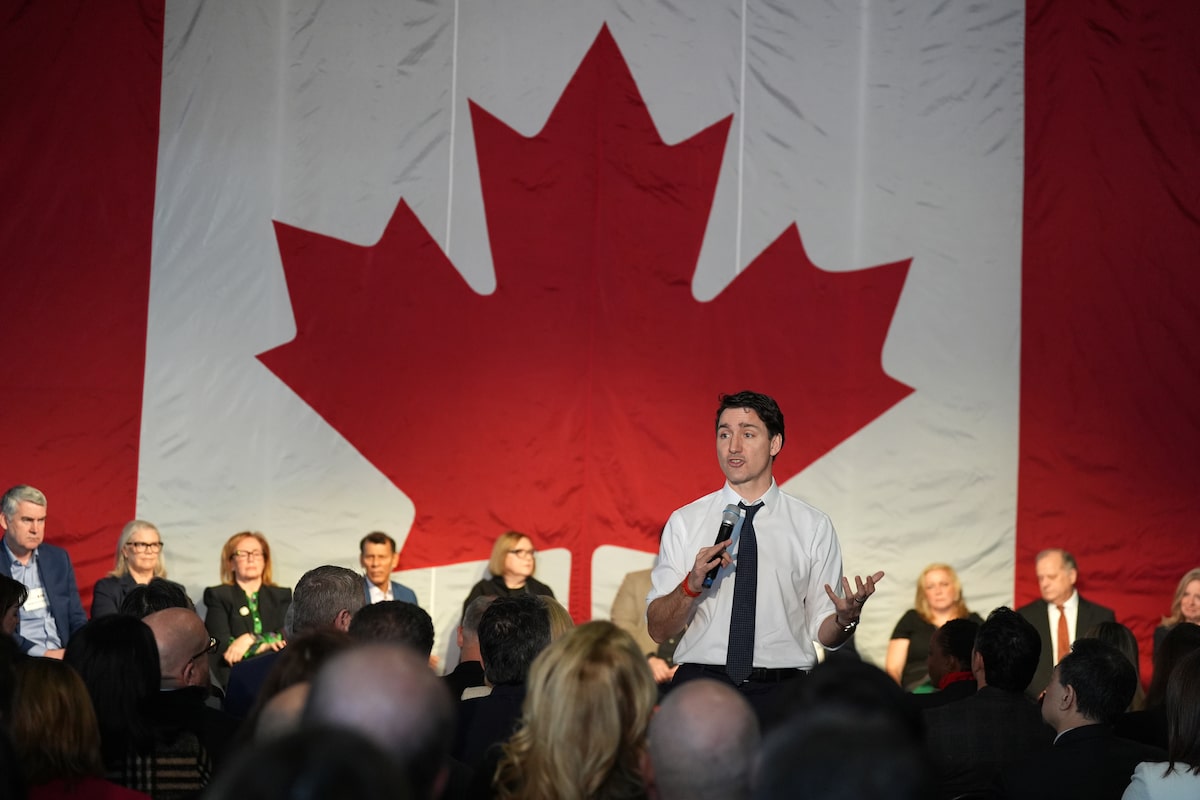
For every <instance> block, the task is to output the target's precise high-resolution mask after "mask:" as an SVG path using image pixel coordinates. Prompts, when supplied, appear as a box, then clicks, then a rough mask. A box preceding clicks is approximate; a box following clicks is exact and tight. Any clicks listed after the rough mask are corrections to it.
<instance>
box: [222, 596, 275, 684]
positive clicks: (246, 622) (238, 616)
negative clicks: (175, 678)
mask: <svg viewBox="0 0 1200 800" xmlns="http://www.w3.org/2000/svg"><path fill="white" fill-rule="evenodd" d="M291 604H292V590H291V589H288V588H286V587H283V586H266V585H264V586H262V587H261V588H260V589H259V590H258V615H259V616H260V617H261V618H262V628H263V629H262V632H263V633H271V632H275V633H282V632H283V623H284V620H285V619H286V618H287V611H288V607H289V606H291ZM246 605H247V599H246V593H245V592H244V591H242V587H240V586H238V585H237V584H233V585H229V584H222V585H220V586H210V587H208V588H207V589H205V590H204V608H205V612H204V627H206V628H208V633H209V635H210V636H212V637H213V638H214V639H216V640H217V650H216V652H215V653H213V654H212V660H211V662H210V663H211V665H212V672H213V674H214V677H215V678H216V679H217V680H218V682H219V683H220V684H221V685H222V686H224V685H225V682H226V681H227V680H228V678H229V665H228V664H226V663H225V659H224V657H223V656H224V655H225V650H226V648H228V647H229V643H230V642H231V641H233V640H234V639H236V638H237V637H239V636H241V635H242V634H243V633H254V620H253V618H252V617H251V616H250V614H249V613H248V612H247V613H246V614H242V613H241V609H242V608H245V607H246Z"/></svg>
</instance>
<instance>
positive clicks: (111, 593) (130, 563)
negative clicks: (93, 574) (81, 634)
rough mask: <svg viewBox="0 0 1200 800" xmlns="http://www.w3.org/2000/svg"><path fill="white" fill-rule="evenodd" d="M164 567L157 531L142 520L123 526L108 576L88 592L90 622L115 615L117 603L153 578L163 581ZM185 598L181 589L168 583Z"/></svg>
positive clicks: (117, 608)
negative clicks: (177, 589)
mask: <svg viewBox="0 0 1200 800" xmlns="http://www.w3.org/2000/svg"><path fill="white" fill-rule="evenodd" d="M166 577H167V565H166V562H165V561H164V560H163V540H162V535H161V534H160V533H159V532H158V528H156V527H155V526H154V524H153V523H150V522H146V521H145V520H144V519H135V520H131V521H129V522H127V523H125V527H124V528H122V529H121V536H120V537H119V538H118V539H117V556H116V563H115V565H114V566H113V570H112V572H110V573H108V574H107V575H105V576H104V577H103V578H101V579H100V580H98V581H96V586H95V588H94V589H93V590H92V619H95V618H96V617H102V616H104V615H105V614H116V613H117V612H118V611H120V610H121V603H122V602H124V600H125V596H126V595H128V594H129V593H130V592H131V591H132V590H133V589H134V587H137V586H144V585H146V584H147V583H149V582H150V581H151V580H152V579H154V578H162V579H163V580H166ZM169 583H172V584H173V585H174V586H176V587H178V588H179V590H180V591H181V592H183V593H184V594H185V595H186V594H187V592H186V591H185V590H184V588H183V587H182V586H180V585H179V584H178V583H174V582H173V581H169Z"/></svg>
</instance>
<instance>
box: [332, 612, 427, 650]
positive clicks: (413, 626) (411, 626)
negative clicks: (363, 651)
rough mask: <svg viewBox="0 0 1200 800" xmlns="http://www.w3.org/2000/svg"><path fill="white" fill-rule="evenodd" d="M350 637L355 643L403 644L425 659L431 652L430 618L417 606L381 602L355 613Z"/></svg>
mask: <svg viewBox="0 0 1200 800" xmlns="http://www.w3.org/2000/svg"><path fill="white" fill-rule="evenodd" d="M350 636H351V637H352V638H353V639H355V640H356V641H359V642H388V643H391V644H399V645H404V646H405V647H411V648H413V649H414V650H416V651H417V652H418V653H420V654H421V655H423V656H425V658H429V654H430V653H432V652H433V619H432V618H431V617H430V616H429V614H428V612H426V611H425V609H423V608H421V607H420V606H415V605H413V604H412V603H405V602H404V601H403V600H385V601H383V602H381V603H374V604H371V605H365V606H363V607H362V608H360V609H359V610H358V611H357V612H355V614H354V618H353V619H352V620H350Z"/></svg>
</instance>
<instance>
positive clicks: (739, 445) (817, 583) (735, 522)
mask: <svg viewBox="0 0 1200 800" xmlns="http://www.w3.org/2000/svg"><path fill="white" fill-rule="evenodd" d="M716 432H717V441H716V444H717V460H718V462H719V463H720V466H721V471H722V472H723V473H724V474H725V478H726V483H725V486H724V487H722V488H721V489H720V490H719V491H717V492H714V493H712V494H710V495H707V496H705V497H702V498H700V499H699V500H696V501H695V502H693V503H690V504H689V505H686V506H684V507H683V508H681V509H678V510H677V511H675V512H674V513H673V514H672V515H671V517H670V519H669V520H668V521H667V525H666V527H665V528H664V529H663V535H662V541H661V544H660V546H659V554H658V559H657V561H656V562H655V566H654V571H653V573H652V584H653V585H652V587H651V590H650V594H649V596H648V597H647V604H648V605H647V609H646V619H647V627H648V630H649V632H650V636H651V638H653V639H654V640H655V641H657V642H661V641H663V640H664V639H666V638H667V637H669V636H672V635H674V634H675V633H677V632H678V631H680V630H682V629H683V628H685V627H686V628H687V631H686V632H685V633H684V634H683V637H682V638H681V639H680V641H679V645H678V647H677V648H676V650H675V662H676V663H677V664H679V665H680V666H679V668H678V671H677V672H676V673H675V678H674V681H673V684H674V685H678V684H680V683H683V682H685V681H688V680H693V679H696V678H701V677H708V678H714V679H717V680H721V681H725V682H727V683H729V684H731V685H733V686H735V687H736V688H737V689H738V690H739V691H741V692H742V694H743V695H744V696H746V698H747V699H748V700H749V701H750V703H751V705H753V706H754V707H755V711H756V712H757V713H758V714H759V716H760V718H764V717H766V716H768V713H769V710H770V709H771V706H772V705H773V699H772V698H773V697H774V696H775V695H776V692H777V691H779V690H780V689H781V688H782V687H783V686H785V685H786V683H787V681H789V680H791V679H794V678H797V677H799V676H801V675H803V674H806V673H807V671H808V670H810V669H811V668H812V667H813V666H814V665H816V663H817V653H816V650H815V648H814V647H813V640H814V639H815V640H817V641H819V642H820V643H821V644H822V645H823V646H824V647H826V648H828V649H831V650H836V649H838V648H839V647H841V646H842V645H844V644H845V643H846V642H847V641H848V640H849V638H850V636H851V635H852V634H853V633H854V629H855V627H856V626H857V625H858V621H859V616H860V615H861V613H862V606H863V604H864V603H866V601H867V598H868V597H870V596H871V595H872V594H873V593H874V592H875V584H876V582H878V581H879V580H880V579H882V578H883V573H882V572H878V573H876V574H875V575H872V576H870V577H867V578H866V580H865V581H864V580H863V579H862V578H861V577H856V578H855V588H854V589H851V587H850V581H849V580H848V579H846V578H845V577H843V575H842V551H841V546H840V545H839V544H838V539H837V534H836V533H835V532H834V530H833V524H832V523H831V522H830V521H829V517H828V516H826V515H825V514H824V513H822V512H821V511H818V510H817V509H815V508H813V507H812V506H810V505H808V504H807V503H805V502H803V501H801V500H798V499H796V498H794V497H791V496H790V495H787V494H784V493H783V492H782V491H780V489H779V486H778V485H777V484H776V483H775V479H774V476H773V475H772V472H771V466H772V464H773V462H774V460H775V456H776V455H777V454H778V453H779V451H780V450H781V449H782V448H783V440H784V425H783V413H782V412H781V411H780V410H779V406H778V404H776V402H775V401H774V400H773V399H771V398H770V397H768V396H767V395H764V394H759V393H757V392H739V393H738V394H733V395H724V396H722V398H721V403H720V407H719V408H718V409H717V424H716ZM723 523H724V524H725V525H726V526H729V527H731V528H732V531H731V532H732V535H731V536H730V538H728V539H727V540H725V541H723V542H721V543H719V544H715V545H714V544H710V542H712V540H713V536H714V534H715V533H716V532H717V531H718V529H719V528H721V527H722V525H723ZM730 551H733V552H732V553H731V552H730ZM710 571H714V572H715V573H716V575H715V579H713V580H712V581H711V582H709V581H706V576H708V574H709V573H710ZM839 584H840V585H841V588H842V593H841V596H839V595H838V593H837V592H835V591H834V589H833V587H834V586H836V585H839Z"/></svg>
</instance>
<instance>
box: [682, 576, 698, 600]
mask: <svg viewBox="0 0 1200 800" xmlns="http://www.w3.org/2000/svg"><path fill="white" fill-rule="evenodd" d="M679 588H681V589H683V593H684V594H686V595H687V596H688V597H699V596H700V593H699V592H693V591H692V589H691V587H690V586H688V582H687V576H686V575H684V576H683V583H681V584H679Z"/></svg>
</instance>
